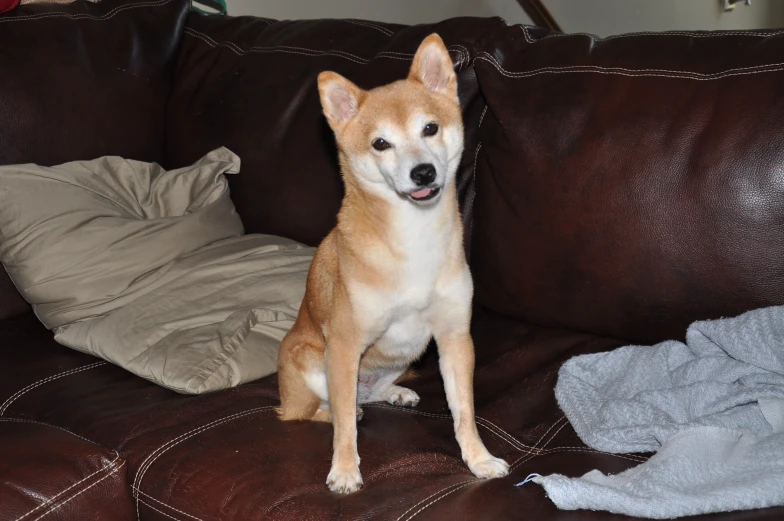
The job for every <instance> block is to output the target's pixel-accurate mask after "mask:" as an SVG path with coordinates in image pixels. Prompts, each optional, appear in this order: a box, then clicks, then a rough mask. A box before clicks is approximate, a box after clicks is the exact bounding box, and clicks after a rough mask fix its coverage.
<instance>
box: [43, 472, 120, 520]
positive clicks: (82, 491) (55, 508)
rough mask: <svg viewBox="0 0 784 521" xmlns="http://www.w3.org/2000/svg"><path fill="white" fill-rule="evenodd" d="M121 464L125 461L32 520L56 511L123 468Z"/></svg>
mask: <svg viewBox="0 0 784 521" xmlns="http://www.w3.org/2000/svg"><path fill="white" fill-rule="evenodd" d="M123 465H125V462H124V461H123V462H122V463H120V464H119V465H117V466H116V467H115V468H114V470H112V471H111V472H109V473H108V474H106V475H105V476H104V477H102V478H101V479H99V480H97V481H96V482H95V483H93V484H92V485H90V486H89V487H86V488H84V489H82V490H80V491H79V492H77V493H76V494H74V495H73V496H71V497H69V498H68V499H66V500H65V501H63V502H62V503H60V504H59V505H57V506H56V507H54V508H53V509H51V510H49V511H47V512H44V513H43V514H41V515H40V516H38V517H36V518H35V519H34V520H33V521H38V520H39V519H41V518H43V517H44V516H48V515H49V514H51V513H52V512H54V511H56V510H57V509H59V508H60V507H62V506H63V505H65V504H66V503H68V502H69V501H71V500H72V499H74V498H75V497H78V496H80V495H82V494H84V493H85V492H87V491H88V490H90V489H91V488H93V487H94V486H95V485H97V484H98V483H100V482H101V481H103V480H105V479H106V478H109V477H111V476H112V475H114V473H115V472H117V471H118V470H120V469H121V468H123Z"/></svg>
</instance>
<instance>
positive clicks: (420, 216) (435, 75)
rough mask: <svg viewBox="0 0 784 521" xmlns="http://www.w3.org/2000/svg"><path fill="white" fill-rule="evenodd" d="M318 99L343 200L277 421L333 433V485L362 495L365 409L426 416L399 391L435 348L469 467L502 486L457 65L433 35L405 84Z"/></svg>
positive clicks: (292, 347) (341, 90)
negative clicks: (485, 376)
mask: <svg viewBox="0 0 784 521" xmlns="http://www.w3.org/2000/svg"><path fill="white" fill-rule="evenodd" d="M318 91H319V96H320V100H321V105H322V109H323V112H324V115H325V116H326V119H327V122H328V123H329V125H330V127H331V129H332V130H333V132H334V134H335V137H336V141H337V146H338V158H339V163H340V167H341V173H342V177H343V182H344V184H345V196H344V198H343V201H342V205H341V208H340V211H339V212H338V218H337V225H336V226H335V228H334V229H333V230H332V231H331V232H330V233H329V234H328V235H327V237H326V238H325V239H324V240H323V241H322V242H321V244H320V246H319V247H318V249H317V251H316V254H315V256H314V258H313V263H312V264H311V267H310V272H309V273H308V279H307V286H306V290H305V297H304V300H303V302H302V305H301V306H300V309H299V314H298V316H297V320H296V321H295V323H294V326H293V327H292V329H291V330H290V331H289V332H288V334H287V335H286V336H285V338H284V339H283V341H282V343H281V345H280V353H279V358H278V378H279V388H280V401H281V404H280V407H279V408H278V416H279V417H280V418H281V419H282V420H314V421H324V422H330V421H331V422H332V425H333V455H332V467H331V469H330V472H329V475H328V476H327V486H328V487H329V489H330V490H332V491H333V492H340V493H351V492H355V491H357V490H358V489H360V488H361V487H362V476H361V474H360V470H359V455H358V453H357V420H358V419H360V418H361V416H362V411H361V409H360V408H359V406H358V404H362V403H368V402H374V401H387V402H389V403H391V404H394V405H398V406H403V407H414V406H416V405H417V404H418V403H419V396H418V395H417V394H416V393H415V392H414V391H412V390H411V389H407V388H405V387H401V386H399V385H397V383H400V382H399V379H400V377H401V376H402V375H404V373H405V372H406V371H407V369H408V368H409V366H410V364H411V363H412V362H414V361H416V360H417V359H418V358H420V357H421V355H422V354H423V353H424V351H425V349H426V347H427V345H428V343H429V342H430V340H431V339H432V338H435V340H436V343H437V346H438V353H439V364H440V370H441V374H442V376H443V380H444V387H445V391H446V397H447V402H448V404H449V409H450V410H451V412H452V416H453V419H454V427H455V435H456V438H457V442H458V444H459V445H460V450H461V452H462V457H463V460H464V461H465V462H466V464H467V465H468V468H469V469H470V470H471V472H473V473H474V474H475V475H476V476H477V477H479V478H495V477H500V476H504V475H506V474H507V473H508V472H509V465H508V464H507V463H506V461H504V460H502V459H500V458H496V457H493V456H492V455H491V454H490V453H489V452H488V451H487V449H486V448H485V446H484V444H483V443H482V440H481V439H480V437H479V433H478V431H477V427H476V421H475V418H474V397H473V375H474V345H473V340H472V338H471V334H470V332H469V323H470V321H471V299H472V297H473V282H472V279H471V273H470V272H469V269H468V265H467V263H466V259H465V253H464V250H463V227H462V223H461V220H460V213H459V209H458V203H457V189H456V182H455V175H456V170H457V167H458V164H459V162H460V158H461V155H462V152H463V122H462V116H461V110H460V105H459V102H458V97H457V77H456V75H455V73H454V70H453V66H452V60H451V58H450V57H449V53H448V52H447V49H446V47H445V46H444V43H443V41H442V40H441V38H440V37H439V36H438V35H437V34H432V35H430V36H429V37H427V38H426V39H425V40H424V41H423V42H422V43H421V45H420V47H419V49H418V50H417V52H416V55H415V56H414V60H413V63H412V65H411V68H410V71H409V74H408V77H407V78H406V79H403V80H400V81H396V82H394V83H390V84H388V85H384V86H381V87H378V88H375V89H372V90H367V91H366V90H362V89H360V88H359V87H357V86H356V85H355V84H353V83H352V82H350V81H349V80H347V79H346V78H344V77H342V76H340V75H339V74H337V73H335V72H322V73H321V74H320V75H319V76H318Z"/></svg>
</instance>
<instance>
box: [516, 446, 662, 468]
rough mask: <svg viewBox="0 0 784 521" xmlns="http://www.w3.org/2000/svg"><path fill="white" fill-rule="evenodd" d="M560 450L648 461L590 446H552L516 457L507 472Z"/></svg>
mask: <svg viewBox="0 0 784 521" xmlns="http://www.w3.org/2000/svg"><path fill="white" fill-rule="evenodd" d="M561 452H587V453H591V454H603V455H605V456H613V457H616V458H621V459H625V460H629V461H633V462H634V463H638V464H639V463H645V462H646V461H648V460H647V459H645V458H640V457H637V456H630V455H628V454H615V453H612V452H604V451H601V450H594V449H591V448H590V447H554V448H552V449H547V450H544V451H542V452H540V453H538V454H530V455H527V456H522V457H520V459H518V460H517V461H515V462H514V463H512V465H511V466H510V467H509V472H512V471H514V470H515V469H516V468H517V467H519V466H520V465H522V464H523V463H526V462H528V461H530V460H532V459H533V458H536V457H539V456H546V455H548V454H558V453H561Z"/></svg>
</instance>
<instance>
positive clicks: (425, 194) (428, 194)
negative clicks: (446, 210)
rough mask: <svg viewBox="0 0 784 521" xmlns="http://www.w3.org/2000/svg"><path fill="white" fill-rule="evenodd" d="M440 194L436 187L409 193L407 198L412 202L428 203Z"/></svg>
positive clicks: (438, 187) (438, 188)
mask: <svg viewBox="0 0 784 521" xmlns="http://www.w3.org/2000/svg"><path fill="white" fill-rule="evenodd" d="M440 192H441V187H440V186H436V187H433V188H422V189H421V190H417V191H416V192H411V193H410V194H408V196H409V197H410V198H411V199H413V200H414V201H429V200H430V199H433V198H434V197H436V196H437V195H438V194H439V193H440Z"/></svg>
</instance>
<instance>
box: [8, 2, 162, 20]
mask: <svg viewBox="0 0 784 521" xmlns="http://www.w3.org/2000/svg"><path fill="white" fill-rule="evenodd" d="M172 1H173V0H159V1H158V2H139V3H136V4H131V5H127V4H125V5H120V6H118V7H115V8H114V9H112V10H111V11H109V12H107V13H105V14H103V15H92V14H75V15H74V14H68V13H63V12H53V13H42V14H31V15H27V16H17V17H15V18H0V23H2V22H24V21H27V20H42V19H46V18H68V19H71V20H94V21H98V22H105V21H106V20H109V19H111V18H114V17H115V16H116V15H117V14H119V13H120V12H121V11H127V10H129V9H137V8H140V7H162V6H164V5H166V4H169V3H171V2H172Z"/></svg>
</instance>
